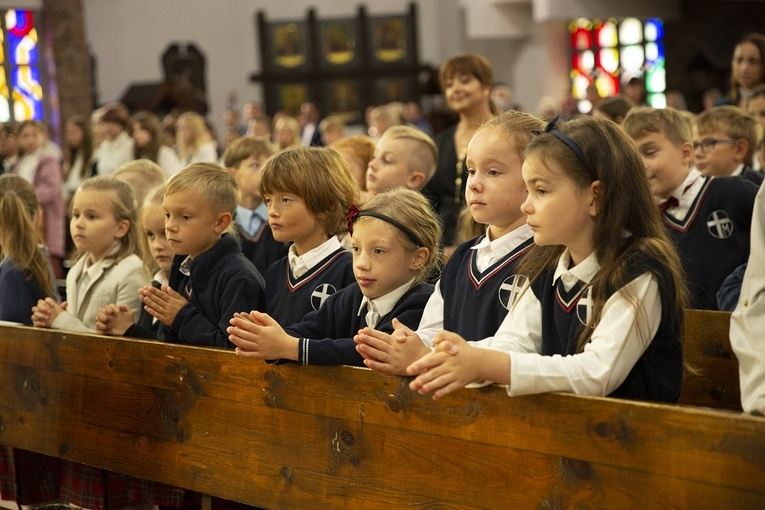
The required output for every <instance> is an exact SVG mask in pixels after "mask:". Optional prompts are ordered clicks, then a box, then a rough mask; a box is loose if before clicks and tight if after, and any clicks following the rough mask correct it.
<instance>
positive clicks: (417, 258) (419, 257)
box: [409, 246, 430, 271]
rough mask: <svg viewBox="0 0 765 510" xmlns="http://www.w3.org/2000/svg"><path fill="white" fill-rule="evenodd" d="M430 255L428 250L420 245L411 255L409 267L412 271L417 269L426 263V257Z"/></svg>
mask: <svg viewBox="0 0 765 510" xmlns="http://www.w3.org/2000/svg"><path fill="white" fill-rule="evenodd" d="M429 256H430V250H428V249H427V248H425V247H424V246H420V247H419V248H417V250H416V251H415V252H414V254H413V255H412V263H411V264H409V269H410V270H412V271H419V270H420V269H422V268H423V267H425V264H427V263H428V257H429Z"/></svg>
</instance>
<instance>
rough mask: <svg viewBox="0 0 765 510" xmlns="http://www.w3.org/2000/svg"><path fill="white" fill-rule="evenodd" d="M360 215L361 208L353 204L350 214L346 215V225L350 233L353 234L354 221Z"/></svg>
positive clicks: (349, 209) (349, 210)
mask: <svg viewBox="0 0 765 510" xmlns="http://www.w3.org/2000/svg"><path fill="white" fill-rule="evenodd" d="M358 216H359V208H358V207H356V206H355V205H352V206H351V207H349V208H348V215H347V216H346V217H345V225H346V226H347V227H348V233H349V234H351V235H353V222H354V221H356V218H357V217H358Z"/></svg>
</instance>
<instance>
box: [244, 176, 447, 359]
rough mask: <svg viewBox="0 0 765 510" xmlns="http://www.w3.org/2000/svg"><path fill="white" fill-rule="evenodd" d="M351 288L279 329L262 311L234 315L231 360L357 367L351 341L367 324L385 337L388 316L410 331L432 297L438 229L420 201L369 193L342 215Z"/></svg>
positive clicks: (404, 194) (406, 193)
mask: <svg viewBox="0 0 765 510" xmlns="http://www.w3.org/2000/svg"><path fill="white" fill-rule="evenodd" d="M346 220H347V226H348V232H349V233H350V240H351V241H350V244H351V252H352V253H353V271H354V275H355V277H356V283H357V285H351V286H349V287H346V288H344V289H342V290H340V291H338V292H337V293H335V294H333V295H331V296H330V297H328V298H327V299H326V301H325V303H324V304H323V305H322V307H321V308H320V309H319V310H317V311H315V312H311V313H309V314H308V315H306V316H305V318H304V319H303V320H302V321H301V322H299V323H297V324H292V325H291V326H289V327H285V328H282V327H281V326H280V325H279V324H278V323H277V322H276V321H274V320H273V319H272V318H271V317H270V316H269V315H268V314H265V313H260V312H255V311H253V312H250V313H240V314H236V315H235V316H234V318H233V319H232V320H231V327H230V328H229V334H230V336H229V338H230V340H231V342H232V343H234V344H235V345H236V346H237V349H236V353H237V355H239V356H244V357H250V358H258V359H265V360H281V361H296V362H298V363H299V364H300V365H357V366H363V358H362V357H361V355H360V354H358V353H357V352H356V343H355V342H354V341H353V336H354V335H355V334H356V333H357V332H358V331H359V330H360V329H361V328H363V327H365V326H370V327H373V328H376V329H379V330H382V331H386V332H388V333H391V332H393V319H394V318H395V319H397V320H398V321H400V322H401V323H403V324H405V325H407V326H408V327H410V328H416V327H417V325H418V324H419V322H420V318H421V316H422V311H423V309H424V308H425V304H426V303H427V301H428V298H429V297H430V295H431V294H432V292H433V286H432V285H429V284H426V283H424V282H425V281H426V280H427V278H428V277H429V276H430V275H431V273H433V272H434V271H436V270H437V266H438V263H439V252H438V243H439V240H440V238H441V226H440V223H439V221H438V218H437V217H436V215H435V213H434V212H433V209H432V208H431V206H430V204H429V202H428V201H427V199H426V198H425V197H424V196H423V195H422V194H421V193H419V192H417V191H413V190H407V189H403V188H398V189H394V190H391V191H386V192H383V193H379V194H377V195H375V196H374V197H373V198H372V199H370V200H369V201H368V202H367V203H365V204H364V205H363V206H362V207H361V209H357V208H356V207H351V209H350V211H349V213H348V216H347V218H346Z"/></svg>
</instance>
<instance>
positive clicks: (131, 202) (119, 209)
mask: <svg viewBox="0 0 765 510" xmlns="http://www.w3.org/2000/svg"><path fill="white" fill-rule="evenodd" d="M83 191H97V192H101V193H102V194H103V200H107V201H108V202H109V206H110V211H111V213H112V215H113V216H114V218H115V219H116V220H117V221H118V222H119V221H125V220H126V221H127V222H128V231H127V233H126V234H125V235H124V236H123V237H122V239H120V248H119V250H118V251H117V253H116V254H115V255H114V256H112V257H110V258H113V259H114V260H115V261H120V260H122V259H124V258H125V257H127V256H129V255H133V254H135V255H138V256H139V257H141V255H142V253H141V247H140V245H139V244H138V226H137V221H136V207H135V193H134V192H133V188H132V187H131V186H130V185H129V184H128V183H126V182H125V181H121V180H119V179H117V178H116V177H114V176H106V175H97V176H95V177H91V178H90V179H87V180H85V181H83V182H82V184H80V187H79V188H77V191H76V192H75V194H74V195H75V197H76V196H77V193H80V192H83ZM72 203H74V198H73V199H72ZM83 255H85V253H84V252H80V251H78V252H77V254H76V257H75V258H78V259H79V258H80V257H82V256H83Z"/></svg>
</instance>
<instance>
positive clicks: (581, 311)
mask: <svg viewBox="0 0 765 510" xmlns="http://www.w3.org/2000/svg"><path fill="white" fill-rule="evenodd" d="M591 291H592V287H589V286H588V287H586V288H585V289H584V290H583V291H582V294H581V296H580V297H579V301H578V302H577V303H576V317H577V318H578V319H579V322H581V323H582V325H584V326H586V325H588V324H589V323H590V319H592V299H591V294H592V293H591Z"/></svg>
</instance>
